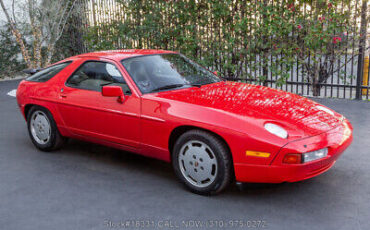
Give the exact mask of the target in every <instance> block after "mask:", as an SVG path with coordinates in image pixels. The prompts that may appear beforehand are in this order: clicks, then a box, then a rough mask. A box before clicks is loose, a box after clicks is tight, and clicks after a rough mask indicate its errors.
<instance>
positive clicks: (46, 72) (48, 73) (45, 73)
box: [26, 62, 72, 82]
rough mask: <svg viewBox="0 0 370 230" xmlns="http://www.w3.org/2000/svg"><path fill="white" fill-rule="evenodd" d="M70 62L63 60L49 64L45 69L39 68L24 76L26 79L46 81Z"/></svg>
mask: <svg viewBox="0 0 370 230" xmlns="http://www.w3.org/2000/svg"><path fill="white" fill-rule="evenodd" d="M71 63H72V62H65V63H61V64H57V65H53V66H50V67H48V68H46V69H43V70H41V71H40V72H37V73H35V74H33V75H32V76H30V77H28V78H26V80H27V81H35V82H46V81H48V80H50V79H51V78H53V77H54V76H55V75H57V74H58V73H59V72H60V71H62V70H63V69H64V68H66V67H67V66H68V65H69V64H71Z"/></svg>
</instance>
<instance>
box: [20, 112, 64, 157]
mask: <svg viewBox="0 0 370 230" xmlns="http://www.w3.org/2000/svg"><path fill="white" fill-rule="evenodd" d="M27 126H28V133H29V135H30V138H31V140H32V143H33V144H34V145H35V146H36V147H37V148H38V149H40V150H42V151H52V150H56V149H58V148H60V147H61V146H62V145H63V144H64V142H65V140H66V139H65V138H64V137H63V136H62V135H60V133H59V131H58V128H57V126H56V123H55V121H54V119H53V116H52V115H51V113H50V112H49V110H47V109H45V108H43V107H40V106H33V107H32V108H31V109H30V111H29V112H28V115H27Z"/></svg>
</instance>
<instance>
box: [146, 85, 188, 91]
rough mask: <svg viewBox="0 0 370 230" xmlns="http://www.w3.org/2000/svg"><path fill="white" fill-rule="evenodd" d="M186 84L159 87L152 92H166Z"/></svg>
mask: <svg viewBox="0 0 370 230" xmlns="http://www.w3.org/2000/svg"><path fill="white" fill-rule="evenodd" d="M184 85H185V84H172V85H165V86H162V87H158V88H156V89H153V90H152V91H151V92H157V91H161V90H166V89H175V88H179V87H182V86H184Z"/></svg>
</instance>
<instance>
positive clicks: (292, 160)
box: [283, 153, 302, 164]
mask: <svg viewBox="0 0 370 230" xmlns="http://www.w3.org/2000/svg"><path fill="white" fill-rule="evenodd" d="M283 163H285V164H300V163H302V154H298V153H288V154H286V155H285V156H284V159H283Z"/></svg>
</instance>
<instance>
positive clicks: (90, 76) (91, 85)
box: [67, 61, 131, 94]
mask: <svg viewBox="0 0 370 230" xmlns="http://www.w3.org/2000/svg"><path fill="white" fill-rule="evenodd" d="M67 85H68V86H70V87H74V88H80V89H86V90H94V91H99V92H100V91H101V88H102V87H103V86H105V85H117V86H120V87H122V90H123V92H124V93H125V94H131V91H130V89H129V87H128V86H127V84H126V82H125V80H124V79H123V76H122V75H121V73H120V71H119V70H118V69H117V67H116V66H115V65H113V64H110V63H106V62H97V61H90V62H85V63H84V64H83V65H82V66H81V67H80V68H79V69H78V70H77V71H76V72H75V73H74V74H73V75H72V76H71V77H70V78H69V79H68V80H67Z"/></svg>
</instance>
